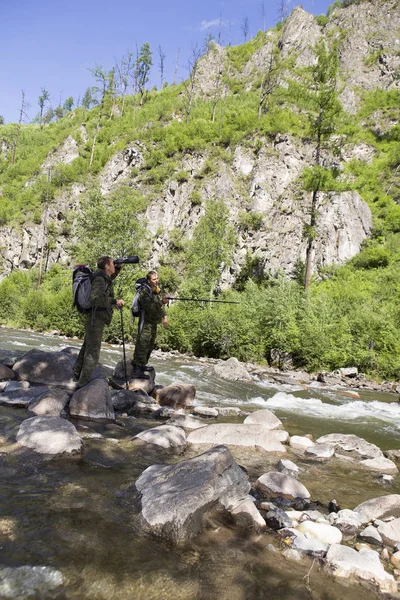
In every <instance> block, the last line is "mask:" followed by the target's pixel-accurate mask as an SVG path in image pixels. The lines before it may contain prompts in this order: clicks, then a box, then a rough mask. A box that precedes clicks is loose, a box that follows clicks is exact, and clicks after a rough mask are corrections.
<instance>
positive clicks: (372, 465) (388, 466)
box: [359, 456, 399, 473]
mask: <svg viewBox="0 0 400 600" xmlns="http://www.w3.org/2000/svg"><path fill="white" fill-rule="evenodd" d="M359 464H360V466H362V467H366V468H367V469H372V470H374V471H380V472H381V473H398V472H399V470H398V468H397V467H396V465H395V464H394V462H393V461H392V460H390V459H389V458H385V457H384V456H378V457H377V458H368V459H367V460H362V461H360V463H359Z"/></svg>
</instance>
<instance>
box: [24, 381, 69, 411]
mask: <svg viewBox="0 0 400 600" xmlns="http://www.w3.org/2000/svg"><path fill="white" fill-rule="evenodd" d="M68 400H69V395H68V394H67V392H65V391H64V390H60V389H58V388H54V389H51V390H47V391H46V392H43V393H42V394H40V395H39V396H36V397H35V398H34V400H32V402H31V403H30V404H29V407H28V410H29V412H30V413H33V414H35V415H48V416H53V417H59V416H60V415H61V413H62V411H63V410H64V407H65V405H66V404H67V402H68Z"/></svg>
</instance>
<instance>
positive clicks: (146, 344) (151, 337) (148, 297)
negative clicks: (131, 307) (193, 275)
mask: <svg viewBox="0 0 400 600" xmlns="http://www.w3.org/2000/svg"><path fill="white" fill-rule="evenodd" d="M139 304H140V309H141V310H140V317H139V325H138V333H137V338H136V345H135V351H134V354H133V360H132V366H133V373H132V376H133V377H137V378H140V379H149V375H147V373H146V372H145V371H146V370H148V368H147V369H146V365H147V363H148V361H149V358H150V354H151V353H152V351H153V348H154V344H155V342H156V335H157V325H158V324H159V323H161V322H162V323H163V325H164V327H168V318H167V316H166V314H165V304H168V300H167V299H166V298H163V297H162V296H161V294H160V288H159V279H158V273H157V272H156V271H149V272H148V273H147V275H146V283H145V284H144V285H143V287H142V290H141V292H140V296H139Z"/></svg>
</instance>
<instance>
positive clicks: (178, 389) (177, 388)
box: [155, 382, 196, 408]
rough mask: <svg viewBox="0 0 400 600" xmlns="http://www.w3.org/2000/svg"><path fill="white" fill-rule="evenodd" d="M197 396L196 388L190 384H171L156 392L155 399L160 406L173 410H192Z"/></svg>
mask: <svg viewBox="0 0 400 600" xmlns="http://www.w3.org/2000/svg"><path fill="white" fill-rule="evenodd" d="M195 396H196V388H195V387H194V385H190V384H188V383H179V382H177V383H171V385H167V386H166V387H164V388H162V389H157V390H155V399H156V400H157V402H158V404H159V405H160V406H170V407H171V408H190V407H192V406H193V400H194V398H195Z"/></svg>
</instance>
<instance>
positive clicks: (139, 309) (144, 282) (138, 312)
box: [131, 277, 153, 318]
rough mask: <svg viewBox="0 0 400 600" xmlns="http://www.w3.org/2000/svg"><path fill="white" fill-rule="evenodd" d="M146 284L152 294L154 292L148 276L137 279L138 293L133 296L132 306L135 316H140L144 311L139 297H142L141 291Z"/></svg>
mask: <svg viewBox="0 0 400 600" xmlns="http://www.w3.org/2000/svg"><path fill="white" fill-rule="evenodd" d="M144 286H147V287H148V288H149V289H150V294H151V295H152V294H153V292H152V290H151V288H150V286H149V285H148V284H147V279H146V277H141V278H140V279H138V280H137V281H136V283H135V289H136V293H135V295H134V297H133V301H132V306H131V312H132V317H133V318H135V317H140V315H141V313H142V307H141V306H140V302H139V299H140V293H141V291H142V289H143V287H144Z"/></svg>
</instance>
